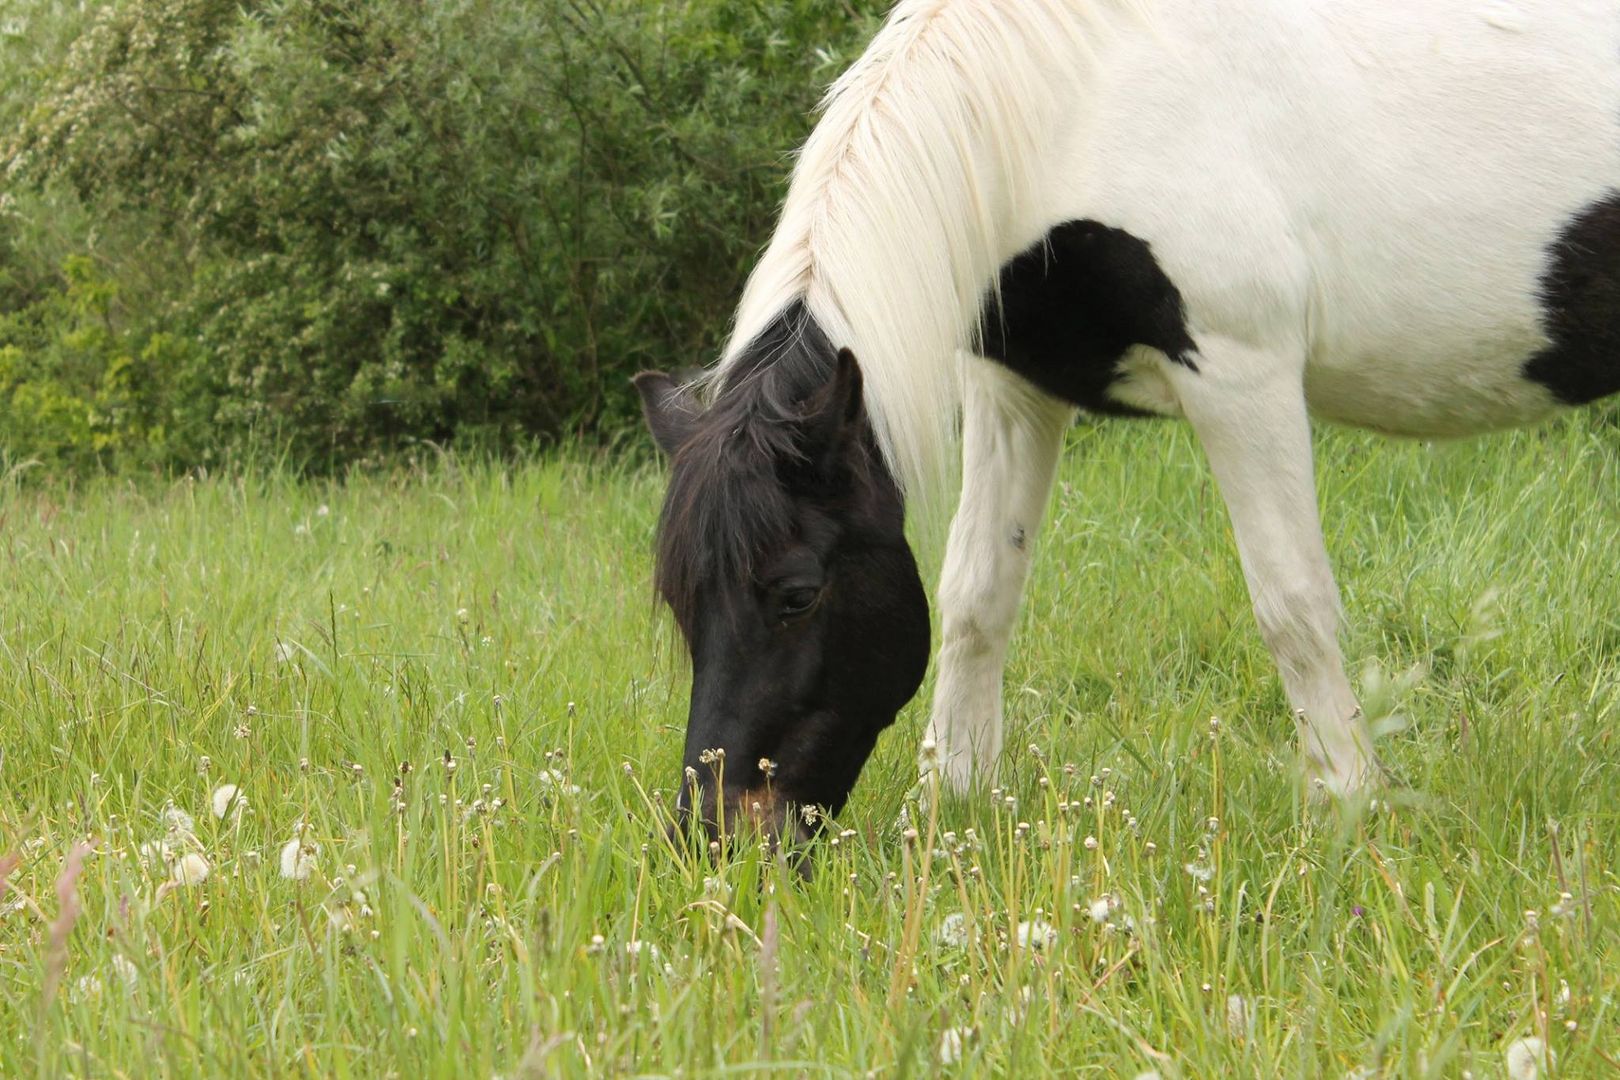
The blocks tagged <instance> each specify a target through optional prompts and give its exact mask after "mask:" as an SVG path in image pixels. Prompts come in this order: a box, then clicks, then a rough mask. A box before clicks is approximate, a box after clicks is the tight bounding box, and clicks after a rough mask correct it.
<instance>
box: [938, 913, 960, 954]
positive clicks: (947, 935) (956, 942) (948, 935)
mask: <svg viewBox="0 0 1620 1080" xmlns="http://www.w3.org/2000/svg"><path fill="white" fill-rule="evenodd" d="M934 940H935V941H937V942H939V943H940V944H941V945H943V946H945V947H946V948H950V949H961V948H965V947H966V946H967V943H968V921H967V916H966V915H964V914H963V913H962V912H960V911H953V912H951V913H950V914H949V915H947V916H945V917H944V918H943V919H941V920H940V922H939V929H937V930H935V931H934Z"/></svg>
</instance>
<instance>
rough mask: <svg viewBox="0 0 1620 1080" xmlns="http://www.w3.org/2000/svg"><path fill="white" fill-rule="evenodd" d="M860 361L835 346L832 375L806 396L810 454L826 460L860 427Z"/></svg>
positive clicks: (806, 447) (806, 419) (861, 397)
mask: <svg viewBox="0 0 1620 1080" xmlns="http://www.w3.org/2000/svg"><path fill="white" fill-rule="evenodd" d="M863 386H864V383H863V380H862V378H861V365H860V364H858V363H856V362H855V354H854V353H852V352H850V351H849V350H848V349H839V350H838V360H837V362H836V364H835V365H834V366H833V376H832V378H831V379H830V380H829V381H828V383H827V385H826V386H824V387H822V389H821V390H820V391H818V392H817V393H815V394H813V395H812V396H811V398H810V403H809V407H808V408H807V409H806V410H805V415H804V435H805V440H804V441H805V449H806V450H807V451H808V452H809V453H810V454H811V455H812V456H814V457H817V458H820V459H822V460H824V461H825V460H828V459H830V458H831V457H833V456H835V455H837V454H838V453H839V452H840V451H841V450H843V448H844V447H845V446H846V445H847V444H848V442H849V439H850V436H852V435H854V434H855V433H856V432H857V431H859V430H860V422H861V415H862V413H863V411H864V410H865V407H866V406H865V396H864V390H863Z"/></svg>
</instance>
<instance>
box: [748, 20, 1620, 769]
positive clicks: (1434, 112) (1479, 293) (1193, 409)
mask: <svg viewBox="0 0 1620 1080" xmlns="http://www.w3.org/2000/svg"><path fill="white" fill-rule="evenodd" d="M1009 58H1011V60H1012V61H1016V60H1018V59H1019V58H1022V59H1023V60H1024V62H1025V66H1024V67H1023V68H1022V69H1020V70H1018V71H1011V70H1009V64H1010V61H1009ZM981 62H982V63H983V64H984V65H985V67H986V69H987V70H983V71H980V70H976V69H975V65H976V64H978V63H981ZM998 79H1001V80H1002V81H1000V82H998V81H997V80H998ZM1008 84H1010V88H1009V85H1008ZM908 177H909V178H910V179H909V180H908ZM1616 186H1620V5H1616V4H1615V3H1613V2H1612V0H1521V2H1517V3H1513V2H1507V0H1427V2H1424V3H1409V2H1407V0H1162V2H1159V3H1147V4H1138V5H1137V6H1136V7H1135V8H1133V9H1126V8H1124V7H1123V6H1122V5H1120V4H1118V3H1115V2H1113V0H1074V2H1073V3H1063V2H1058V0H903V2H902V3H901V5H900V8H899V9H897V14H896V16H895V18H894V19H893V20H892V21H891V23H890V25H889V26H888V27H887V28H886V29H885V30H884V31H883V32H882V34H880V36H879V38H878V40H877V41H876V42H875V43H874V45H873V48H872V49H871V51H870V52H869V53H868V55H867V57H866V58H865V59H863V60H862V61H861V62H860V63H859V64H857V66H856V68H855V69H853V70H852V72H851V73H850V74H849V75H848V76H846V78H845V80H844V81H843V82H842V83H841V85H840V88H838V89H837V90H836V91H835V96H834V98H833V100H832V102H831V104H830V106H829V113H828V115H827V117H826V118H825V119H824V120H823V123H822V124H821V125H820V127H819V128H818V131H817V134H816V135H815V136H814V137H812V140H811V142H810V144H809V145H808V146H807V148H806V151H805V156H804V159H803V160H802V161H801V164H800V168H799V170H798V172H797V173H796V175H795V180H794V185H793V189H792V193H791V194H790V196H789V200H788V204H787V207H786V209H785V212H784V217H783V223H782V227H781V228H780V229H779V230H778V233H777V236H776V238H775V240H774V241H773V244H772V246H771V249H770V250H769V251H768V252H767V254H766V256H765V259H764V260H763V261H762V264H761V267H760V269H759V270H758V271H757V272H756V275H755V277H754V279H753V280H752V281H751V283H750V288H749V291H748V294H747V296H745V299H744V304H743V307H742V309H741V311H740V312H739V319H738V331H737V336H736V338H735V339H734V340H735V341H736V342H737V344H738V345H739V346H740V344H741V343H743V342H745V341H746V340H747V338H748V337H750V336H751V335H752V333H753V332H754V330H755V329H757V326H758V325H759V324H761V323H762V322H763V320H764V319H765V318H767V317H768V316H769V313H771V312H772V311H774V310H776V309H777V308H779V307H780V306H781V304H782V302H783V301H784V299H785V298H786V297H788V296H791V295H794V294H803V295H805V296H806V297H807V298H808V301H809V303H810V306H811V309H812V311H813V312H814V313H815V315H816V316H817V318H818V319H819V320H821V321H822V322H823V323H824V325H825V326H826V327H827V329H828V330H829V333H830V335H831V336H832V337H833V339H834V340H835V341H836V342H837V343H839V344H848V345H849V346H851V347H852V348H853V349H854V350H855V353H856V355H857V356H858V357H859V359H860V361H861V364H862V368H863V370H864V371H865V372H866V373H867V379H866V384H867V388H868V390H867V393H868V407H869V409H870V411H871V413H872V415H873V418H874V422H875V425H876V427H877V430H878V433H879V436H880V440H881V441H882V442H883V443H884V446H885V449H886V451H887V452H888V454H889V459H890V461H891V463H893V464H894V466H895V468H896V471H897V474H898V475H899V476H900V477H901V479H902V480H903V481H905V482H906V483H907V484H908V485H909V486H910V487H911V488H912V490H913V492H914V493H915V492H918V491H920V490H921V489H922V488H923V487H924V486H926V484H927V483H928V482H929V480H930V478H931V477H933V476H935V475H937V472H938V457H939V454H940V453H941V450H942V448H943V446H944V445H945V439H946V438H947V436H946V435H943V434H941V429H940V417H941V416H942V415H943V416H946V417H949V416H951V415H954V406H955V404H956V402H957V400H960V402H961V405H962V409H963V428H962V439H963V489H962V496H961V505H960V509H959V511H958V513H957V516H956V518H955V520H954V522H953V524H952V528H951V537H950V541H949V544H948V547H947V552H946V562H945V569H944V574H943V577H942V580H941V585H940V605H941V609H942V615H943V619H944V625H943V647H942V650H941V655H940V668H939V672H938V682H937V687H936V695H935V700H934V711H933V717H932V720H931V723H930V735H931V738H932V739H933V740H934V741H935V742H936V743H937V748H936V750H935V753H936V754H937V755H938V761H939V764H940V767H941V768H942V769H943V771H944V773H945V775H946V776H947V778H948V779H949V780H950V781H952V782H953V783H954V784H956V785H957V786H965V785H966V784H967V783H969V782H970V780H971V778H972V776H973V774H974V771H975V768H977V767H983V766H987V765H988V764H990V763H993V762H994V760H995V758H996V756H997V755H998V754H999V751H1000V746H1001V704H1000V697H1001V672H1002V667H1003V663H1004V658H1005V651H1006V645H1007V640H1008V637H1009V635H1010V633H1011V629H1012V624H1013V621H1014V616H1015V614H1016V610H1017V606H1018V599H1019V595H1020V593H1021V591H1022V588H1023V582H1024V578H1025V575H1026V571H1027V565H1028V553H1027V552H1026V551H1025V550H1024V545H1023V544H1022V543H1014V542H1011V538H1013V537H1015V536H1016V537H1020V538H1021V537H1022V536H1023V534H1024V531H1025V530H1026V529H1027V530H1028V531H1029V532H1030V533H1031V534H1033V531H1034V527H1035V525H1036V524H1037V523H1038V522H1039V520H1040V518H1041V516H1042V515H1043V513H1044V509H1045V505H1046V502H1047V500H1048V496H1049V493H1050V488H1051V483H1052V476H1053V472H1054V469H1055V464H1056V459H1057V454H1058V450H1059V448H1060V446H1061V443H1062V439H1063V431H1064V429H1065V428H1066V426H1067V425H1068V423H1069V421H1070V419H1071V416H1072V409H1071V408H1070V406H1069V405H1067V404H1065V403H1061V402H1058V401H1056V400H1054V399H1052V398H1050V397H1047V396H1046V395H1044V394H1042V393H1040V392H1039V391H1036V390H1034V389H1033V388H1032V387H1031V386H1029V385H1028V384H1027V383H1024V382H1022V380H1020V379H1018V378H1017V377H1016V376H1013V375H1011V374H1009V373H1007V372H1006V371H1004V370H1002V369H1000V368H998V367H996V366H994V365H991V364H989V363H987V362H984V361H977V360H974V361H970V362H968V363H966V364H965V365H963V366H961V367H960V368H959V367H958V365H957V364H956V362H955V361H954V359H953V356H954V351H955V349H956V348H957V347H960V346H964V345H967V344H968V343H969V342H970V340H971V332H972V325H973V320H974V319H975V318H976V315H977V311H978V305H979V302H980V297H981V296H982V293H983V290H984V289H985V287H986V286H987V285H988V283H989V282H990V281H992V280H994V272H995V268H996V267H998V266H1000V265H1001V264H1002V263H1003V262H1004V261H1005V260H1006V259H1008V258H1009V257H1011V256H1012V255H1014V254H1015V253H1017V252H1018V251H1020V250H1023V249H1024V248H1025V247H1026V246H1028V245H1029V244H1031V243H1032V242H1035V241H1037V240H1038V239H1039V238H1040V237H1042V236H1044V235H1045V234H1046V232H1047V231H1048V230H1049V229H1050V228H1051V227H1052V226H1054V225H1056V224H1058V223H1060V222H1063V221H1067V220H1071V219H1082V218H1084V219H1092V220H1095V221H1099V222H1101V223H1103V224H1105V225H1108V226H1112V227H1115V228H1119V229H1123V230H1125V231H1127V232H1129V233H1131V234H1133V235H1134V236H1136V237H1139V238H1141V239H1143V240H1145V241H1147V243H1148V244H1149V245H1150V246H1151V249H1152V253H1153V255H1154V257H1155V258H1156V260H1157V261H1158V263H1159V264H1160V266H1161V267H1162V268H1163V270H1164V272H1165V273H1166V275H1167V276H1168V277H1169V279H1170V280H1171V281H1172V282H1173V283H1174V284H1175V286H1176V287H1177V288H1178V289H1179V290H1180V292H1181V294H1182V297H1183V299H1184V301H1185V306H1186V315H1187V324H1188V329H1189V331H1190V333H1191V336H1192V338H1193V340H1194V341H1195V342H1196V344H1197V347H1198V353H1197V357H1196V361H1197V370H1196V371H1194V370H1192V369H1190V368H1189V367H1186V366H1182V365H1179V364H1175V363H1171V362H1170V361H1169V360H1168V359H1167V358H1166V357H1165V356H1164V355H1163V354H1160V353H1157V352H1154V351H1151V350H1147V349H1137V350H1135V351H1134V352H1133V353H1132V354H1131V356H1130V358H1129V360H1128V363H1127V370H1128V372H1129V376H1128V378H1127V379H1126V380H1125V381H1124V382H1123V383H1121V384H1118V385H1117V386H1116V389H1115V395H1116V396H1117V397H1118V398H1119V399H1121V400H1122V401H1124V402H1126V403H1129V404H1133V405H1136V406H1138V407H1143V408H1147V409H1150V410H1153V411H1157V412H1162V413H1167V414H1172V415H1180V416H1184V417H1185V418H1186V419H1187V420H1188V421H1189V422H1190V423H1191V424H1192V425H1193V427H1194V428H1195V430H1196V432H1197V435H1198V437H1199V439H1200V442H1201V443H1202V445H1203V446H1204V448H1205V451H1206V453H1207V454H1208V456H1209V459H1210V463H1211V466H1212V469H1213V471H1214V473H1215V476H1216V478H1217V481H1218V482H1219V484H1220V487H1221V490H1222V493H1223V495H1224V497H1225V499H1226V501H1227V503H1228V506H1229V509H1230V511H1231V515H1232V519H1233V525H1234V531H1235V533H1236V538H1237V543H1238V548H1239V552H1240V554H1241V556H1242V561H1243V566H1244V570H1245V573H1246V575H1247V578H1248V582H1249V587H1250V592H1251V596H1252V598H1253V601H1254V606H1255V611H1256V615H1257V617H1258V620H1259V624H1260V629H1261V632H1262V634H1263V636H1264V637H1265V639H1266V641H1267V644H1268V646H1269V647H1270V648H1271V650H1272V652H1273V655H1274V656H1275V657H1276V659H1277V662H1278V665H1279V668H1280V670H1281V672H1282V675H1283V679H1284V683H1285V685H1286V688H1287V691H1288V695H1289V698H1290V700H1291V702H1292V703H1293V705H1294V707H1295V708H1296V709H1297V710H1299V711H1300V714H1301V716H1302V717H1303V720H1304V727H1303V733H1304V736H1305V749H1306V752H1307V755H1308V756H1309V757H1310V759H1311V760H1312V762H1313V765H1314V767H1315V768H1316V770H1317V771H1318V774H1319V775H1320V776H1322V778H1323V779H1324V780H1325V781H1327V782H1328V783H1329V784H1330V785H1332V786H1334V787H1335V788H1339V789H1347V788H1351V787H1354V786H1356V785H1357V784H1359V783H1360V782H1362V780H1363V779H1364V778H1365V776H1366V775H1367V769H1368V750H1367V745H1366V740H1365V734H1364V732H1363V731H1362V728H1361V725H1360V722H1359V719H1358V712H1357V705H1356V700H1355V697H1354V694H1353V692H1352V691H1351V689H1350V686H1349V682H1348V680H1347V679H1346V677H1345V674H1344V670H1343V665H1342V661H1341V658H1340V653H1339V648H1338V644H1337V640H1336V627H1337V618H1338V616H1337V611H1338V608H1337V604H1338V600H1337V591H1336V588H1335V586H1334V583H1333V579H1332V575H1331V571H1330V568H1329V566H1328V561H1327V556H1326V553H1325V550H1324V547H1323V543H1322V537H1321V529H1320V525H1319V521H1318V514H1317V506H1316V501H1315V492H1314V486H1313V480H1312V472H1311V453H1310V440H1309V420H1308V415H1309V414H1311V413H1314V414H1315V415H1317V416H1319V417H1322V418H1326V419H1330V420H1334V421H1339V422H1344V423H1350V424H1356V425H1361V426H1366V427H1371V428H1375V429H1378V430H1382V431H1388V432H1393V433H1399V434H1409V435H1459V434H1466V433H1469V432H1476V431H1481V430H1485V429H1489V428H1495V427H1502V426H1507V425H1512V424H1519V423H1523V422H1526V421H1529V420H1533V419H1535V418H1537V417H1539V416H1542V415H1544V414H1546V413H1548V412H1550V411H1551V410H1553V409H1554V408H1556V406H1557V403H1556V401H1555V400H1554V397H1553V396H1552V394H1551V393H1550V392H1549V391H1548V390H1547V389H1546V388H1544V387H1543V386H1541V385H1539V384H1537V383H1534V382H1531V381H1529V380H1527V379H1525V378H1524V377H1523V375H1522V374H1521V370H1522V366H1523V364H1524V362H1525V360H1526V358H1527V357H1528V356H1529V355H1531V354H1532V353H1534V352H1536V350H1538V349H1539V348H1541V347H1542V346H1544V345H1545V344H1546V343H1547V340H1546V337H1545V336H1544V332H1543V327H1542V314H1541V308H1540V306H1539V303H1538V295H1539V294H1538V290H1539V288H1540V286H1541V280H1542V276H1543V274H1544V273H1545V272H1546V269H1547V265H1548V257H1549V245H1550V244H1551V243H1552V241H1553V240H1554V239H1555V238H1556V237H1557V236H1558V235H1559V231H1560V229H1561V228H1562V227H1564V226H1565V225H1566V224H1567V223H1568V222H1569V221H1570V220H1571V219H1572V218H1573V217H1575V216H1576V215H1577V214H1578V213H1579V212H1580V211H1581V210H1582V209H1583V208H1584V207H1587V206H1590V205H1591V204H1592V203H1594V202H1595V201H1596V200H1598V199H1600V198H1601V197H1603V196H1604V194H1605V193H1606V192H1609V191H1610V190H1611V189H1613V188H1615V187H1616ZM953 203H954V204H955V205H953ZM890 214H892V221H891V220H889V218H888V217H887V216H886V215H890ZM953 214H954V220H949V221H946V222H945V223H943V224H940V223H938V222H937V220H936V219H938V218H940V217H950V216H951V215H953ZM947 422H948V421H947Z"/></svg>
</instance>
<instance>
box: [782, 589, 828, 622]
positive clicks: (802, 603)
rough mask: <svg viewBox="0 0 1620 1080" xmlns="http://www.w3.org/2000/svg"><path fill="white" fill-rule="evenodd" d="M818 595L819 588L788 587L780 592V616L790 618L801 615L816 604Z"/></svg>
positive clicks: (819, 595)
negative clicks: (783, 591) (785, 590)
mask: <svg viewBox="0 0 1620 1080" xmlns="http://www.w3.org/2000/svg"><path fill="white" fill-rule="evenodd" d="M820 597H821V590H820V589H810V588H797V589H789V590H788V591H787V592H785V593H783V594H782V618H784V619H792V618H797V617H798V616H800V615H803V614H804V613H805V612H807V611H809V610H810V609H811V608H813V607H815V606H816V601H817V600H818V599H819V598H820Z"/></svg>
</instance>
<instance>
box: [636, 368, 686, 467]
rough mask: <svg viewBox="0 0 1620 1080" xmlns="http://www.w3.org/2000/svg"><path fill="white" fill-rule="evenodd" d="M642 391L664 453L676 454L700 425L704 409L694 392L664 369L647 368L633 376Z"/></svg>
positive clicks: (644, 407) (655, 437)
mask: <svg viewBox="0 0 1620 1080" xmlns="http://www.w3.org/2000/svg"><path fill="white" fill-rule="evenodd" d="M630 381H631V382H633V383H634V384H635V386H636V392H637V393H639V394H640V395H641V412H642V415H643V416H645V417H646V418H647V429H648V430H649V431H651V432H652V437H653V441H654V442H656V443H657V444H658V448H659V449H660V450H662V451H663V452H664V453H666V454H669V455H670V456H671V457H673V456H674V454H675V451H676V450H679V449H680V448H681V444H682V443H684V442H686V440H687V437H688V436H690V435H691V434H692V431H693V429H694V428H696V427H697V418H698V414H699V413H700V412H701V411H702V410H701V409H700V408H699V407H698V403H697V400H696V399H695V398H694V397H693V396H692V394H691V392H690V391H688V390H687V389H686V388H685V387H683V386H681V385H680V384H679V383H677V382H676V381H675V380H674V379H672V378H671V377H670V376H668V375H666V374H664V373H663V372H662V371H643V372H642V373H641V374H639V375H637V376H636V377H635V378H633V379H631V380H630Z"/></svg>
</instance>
